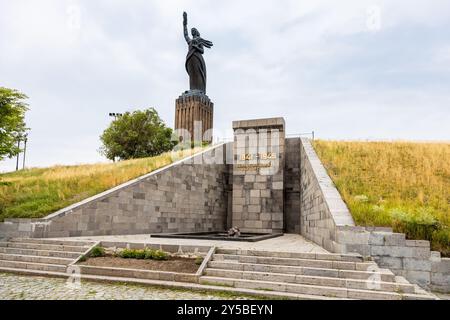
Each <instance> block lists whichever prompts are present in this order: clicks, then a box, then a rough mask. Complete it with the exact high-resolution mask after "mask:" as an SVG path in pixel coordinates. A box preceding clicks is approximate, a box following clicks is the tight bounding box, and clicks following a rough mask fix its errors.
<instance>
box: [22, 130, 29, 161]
mask: <svg viewBox="0 0 450 320" xmlns="http://www.w3.org/2000/svg"><path fill="white" fill-rule="evenodd" d="M27 142H28V134H25V136H24V139H23V143H24V146H23V164H22V169H23V170H25V158H26V155H27Z"/></svg>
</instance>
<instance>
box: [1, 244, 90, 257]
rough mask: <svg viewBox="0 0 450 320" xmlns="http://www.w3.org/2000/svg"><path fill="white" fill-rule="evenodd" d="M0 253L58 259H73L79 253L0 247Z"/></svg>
mask: <svg viewBox="0 0 450 320" xmlns="http://www.w3.org/2000/svg"><path fill="white" fill-rule="evenodd" d="M0 253H6V254H21V255H28V256H42V257H58V258H67V259H75V258H77V257H79V256H80V254H81V253H80V252H70V251H51V250H37V249H21V248H8V247H0Z"/></svg>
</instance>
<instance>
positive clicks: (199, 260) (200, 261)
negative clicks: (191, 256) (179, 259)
mask: <svg viewBox="0 0 450 320" xmlns="http://www.w3.org/2000/svg"><path fill="white" fill-rule="evenodd" d="M202 263H203V257H197V258H195V264H196V265H198V266H199V265H201V264H202Z"/></svg>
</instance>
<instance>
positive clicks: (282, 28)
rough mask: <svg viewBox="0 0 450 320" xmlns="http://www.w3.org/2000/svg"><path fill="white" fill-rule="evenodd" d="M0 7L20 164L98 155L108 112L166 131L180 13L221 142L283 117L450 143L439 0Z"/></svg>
mask: <svg viewBox="0 0 450 320" xmlns="http://www.w3.org/2000/svg"><path fill="white" fill-rule="evenodd" d="M0 1H1V2H2V3H1V8H2V11H1V12H0V85H3V86H8V87H14V88H18V89H20V90H22V91H24V92H25V93H27V94H28V95H29V96H30V105H31V111H30V112H29V114H28V116H27V119H28V124H29V126H30V127H31V128H32V133H31V136H30V149H29V150H30V157H29V163H30V164H31V165H48V164H52V163H76V162H91V161H99V160H101V157H100V155H99V154H98V153H97V151H96V150H97V148H98V147H99V141H98V136H99V135H100V133H101V131H102V130H103V129H104V128H105V127H106V125H107V123H108V121H109V119H108V117H107V113H108V112H120V111H125V110H129V109H132V108H143V107H147V106H155V107H156V108H157V109H158V111H159V112H160V114H161V116H162V117H163V119H164V120H165V121H166V122H167V123H168V124H169V125H170V126H172V124H173V117H174V115H173V114H174V100H175V98H176V97H177V96H178V95H179V94H181V92H182V91H184V90H186V89H187V84H188V79H187V75H186V73H185V70H184V59H185V55H186V44H185V43H184V40H183V36H182V23H181V22H182V18H181V13H182V11H184V10H186V11H187V12H188V17H189V27H194V26H195V27H198V28H199V30H200V32H201V33H202V36H204V37H205V38H207V39H209V40H211V41H213V42H214V47H213V48H212V49H211V50H207V52H206V53H205V60H206V64H207V67H208V94H209V96H210V97H211V98H212V99H213V101H214V102H215V127H216V128H217V129H218V130H219V131H220V132H221V135H223V136H226V135H230V132H228V133H227V132H226V130H229V127H230V125H231V121H232V120H236V119H238V118H239V119H245V118H256V117H267V116H280V115H281V116H284V117H285V118H286V120H287V125H288V128H287V129H288V131H289V132H302V131H310V130H313V129H315V130H316V131H317V132H318V134H319V137H320V136H323V137H327V138H365V137H380V138H388V137H392V138H396V137H398V138H402V139H407V138H410V139H420V138H421V137H425V138H426V139H433V138H434V139H445V138H446V137H448V136H450V129H448V128H447V125H446V123H448V122H449V120H450V119H449V112H448V102H449V101H448V100H449V99H448V98H447V93H446V91H445V87H448V84H449V83H448V82H449V81H450V78H449V76H448V68H449V66H450V63H449V62H450V59H449V53H450V50H449V49H448V43H449V40H450V39H449V37H450V36H449V35H448V32H446V31H447V30H448V27H449V24H450V22H449V21H450V19H449V17H450V10H449V9H450V3H448V1H443V0H442V1H439V0H436V1H431V2H430V1H428V2H423V1H395V2H394V1H381V0H376V1H365V0H364V1H357V0H352V1H339V2H336V1H331V0H329V1H324V0H321V1H314V2H307V1H298V0H284V1H275V0H271V1H269V0H266V1H256V0H251V1H238V0H230V1H213V0H209V1H208V0H195V1H194V0H184V1H181V0H173V1H148V0H134V1H127V2H123V1H119V0H99V1H88V0H78V1H77V0H63V1H60V0H42V1H39V2H36V1H26V0H16V1H5V0H0ZM370 6H379V8H380V13H381V21H380V29H379V30H378V31H377V32H372V31H371V30H369V29H368V28H367V19H368V16H367V8H368V7H370ZM78 13H79V16H78ZM374 119H376V121H374ZM13 166H14V164H13V162H11V161H9V162H3V163H0V170H5V169H11V168H12V167H13Z"/></svg>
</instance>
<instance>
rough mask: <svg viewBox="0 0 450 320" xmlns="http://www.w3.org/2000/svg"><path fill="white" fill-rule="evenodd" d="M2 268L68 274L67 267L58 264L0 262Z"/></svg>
mask: <svg viewBox="0 0 450 320" xmlns="http://www.w3.org/2000/svg"><path fill="white" fill-rule="evenodd" d="M0 268H12V269H29V270H40V271H49V272H66V269H67V267H66V266H63V265H57V264H44V263H34V262H21V261H7V260H0Z"/></svg>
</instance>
